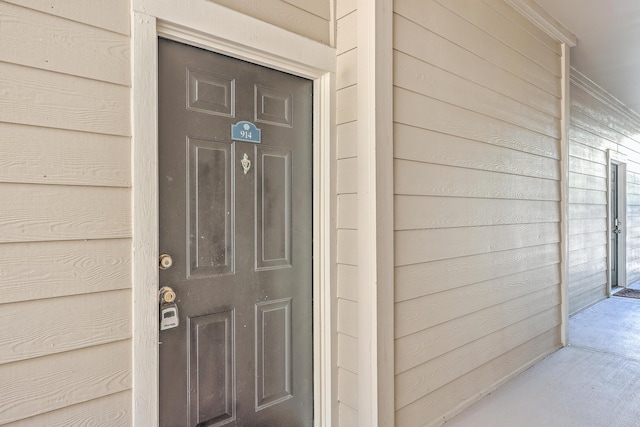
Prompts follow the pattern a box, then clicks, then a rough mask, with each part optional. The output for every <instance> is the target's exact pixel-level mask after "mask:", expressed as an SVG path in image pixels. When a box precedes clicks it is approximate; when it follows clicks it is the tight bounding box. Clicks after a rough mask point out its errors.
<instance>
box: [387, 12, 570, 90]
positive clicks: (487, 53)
mask: <svg viewBox="0 0 640 427" xmlns="http://www.w3.org/2000/svg"><path fill="white" fill-rule="evenodd" d="M451 3H453V1H451ZM394 10H395V12H396V13H397V14H398V15H401V16H402V17H404V18H406V19H409V20H411V21H413V22H415V23H416V24H418V25H420V26H421V27H423V28H426V29H428V30H429V31H431V32H433V33H436V34H438V35H439V36H441V37H442V38H445V39H447V40H449V41H451V42H453V43H455V44H457V45H459V46H463V47H465V48H466V49H467V50H468V51H471V52H473V53H475V54H476V55H478V56H480V57H482V58H484V59H485V60H487V61H488V62H490V63H492V64H494V66H495V67H497V68H501V69H503V70H505V71H508V72H510V73H511V74H514V75H515V76H518V77H519V78H521V79H522V80H524V81H526V82H528V83H530V84H532V85H534V86H536V87H539V88H541V89H543V90H544V91H546V92H547V93H549V94H551V95H554V96H555V97H557V98H559V97H560V80H559V73H557V72H555V71H554V72H550V71H548V70H546V69H544V67H543V66H541V65H540V64H538V63H536V62H535V61H534V60H532V59H531V58H528V57H526V56H524V55H522V54H521V53H520V52H518V51H517V50H515V49H513V48H512V47H510V46H508V45H507V42H505V41H504V40H501V39H500V38H496V37H494V36H493V35H491V34H488V33H486V32H485V31H484V30H483V29H481V28H479V27H478V26H477V21H476V22H475V23H469V22H468V21H467V20H465V19H464V18H462V17H460V16H459V15H456V14H455V13H454V12H452V11H451V10H449V9H447V8H445V7H444V6H443V5H441V4H440V3H438V2H435V1H426V2H421V1H416V0H400V1H396V2H395V3H394ZM494 17H495V14H493V13H492V12H491V11H489V10H487V12H486V13H485V14H484V15H483V16H478V17H477V19H480V20H482V22H488V20H489V19H490V18H494ZM499 21H500V22H501V24H500V25H501V26H507V25H508V21H507V20H506V19H504V17H502V18H499ZM525 34H526V33H525V32H524V31H518V30H515V31H512V34H511V38H523V37H525ZM538 46H539V47H542V45H541V44H540V43H538ZM558 62H559V59H558ZM557 69H558V70H559V66H558V68H557Z"/></svg>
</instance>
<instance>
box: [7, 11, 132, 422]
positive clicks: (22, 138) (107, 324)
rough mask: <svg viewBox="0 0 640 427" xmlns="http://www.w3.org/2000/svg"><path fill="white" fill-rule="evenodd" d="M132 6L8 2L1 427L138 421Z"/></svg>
mask: <svg viewBox="0 0 640 427" xmlns="http://www.w3.org/2000/svg"><path fill="white" fill-rule="evenodd" d="M129 25H130V19H129V3H128V1H124V0H119V1H97V2H96V1H92V2H86V1H84V0H69V1H64V2H60V1H55V0H41V1H27V0H10V1H5V2H0V40H1V42H0V94H1V95H0V148H1V149H0V199H2V203H1V204H0V323H1V324H2V325H3V327H2V331H3V332H2V334H0V378H1V379H2V380H1V381H0V425H4V424H7V423H11V422H13V421H16V423H14V424H11V425H12V426H14V425H15V426H36V425H37V426H42V425H46V426H69V425H79V424H82V425H88V424H92V425H93V424H95V425H109V426H125V425H130V423H131V420H130V418H131V417H130V412H131V291H130V288H131V261H130V260H131V240H130V238H131V212H130V204H131V202H130V199H131V192H130V186H131V178H130V175H131V173H130V161H131V160H130V114H129V113H130V105H129V104H130V90H129V86H130V39H129Z"/></svg>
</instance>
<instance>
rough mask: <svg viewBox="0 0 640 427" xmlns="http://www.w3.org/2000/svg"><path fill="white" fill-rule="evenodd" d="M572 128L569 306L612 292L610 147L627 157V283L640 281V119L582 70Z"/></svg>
mask: <svg viewBox="0 0 640 427" xmlns="http://www.w3.org/2000/svg"><path fill="white" fill-rule="evenodd" d="M572 78H573V83H572V85H571V123H570V128H569V155H570V157H569V171H570V174H569V197H568V198H569V210H568V211H569V219H570V221H569V230H568V231H569V242H568V245H569V275H568V279H569V283H568V290H569V310H570V313H571V314H575V313H577V312H578V311H580V310H582V309H584V308H585V307H588V306H590V305H592V304H594V303H596V302H597V301H599V300H601V299H603V298H605V297H606V295H607V282H608V267H607V256H608V247H607V245H608V241H609V236H608V235H607V209H608V208H609V204H608V200H607V197H608V193H607V190H608V188H607V186H608V180H607V150H612V151H615V152H618V153H621V154H622V155H623V156H626V159H627V175H626V178H627V187H626V192H627V197H628V199H627V212H626V217H627V218H626V224H624V222H623V225H624V226H625V227H626V232H627V242H626V246H627V266H626V270H627V283H632V282H634V281H637V280H639V279H640V260H638V259H637V257H634V256H633V255H631V254H634V253H637V251H638V248H640V241H638V240H637V238H636V236H638V235H640V217H638V216H637V212H638V211H639V208H640V198H638V197H636V196H635V194H636V193H638V188H637V185H636V182H637V181H638V180H640V155H639V154H640V148H638V147H639V144H638V143H639V142H640V138H639V137H638V135H640V117H639V116H637V115H635V114H634V113H631V112H629V111H627V110H625V107H624V106H622V105H621V104H619V103H618V101H617V100H614V99H613V98H611V97H610V96H609V95H608V94H606V93H603V92H602V90H601V89H600V88H598V87H597V86H595V85H594V84H593V83H591V82H589V81H588V80H586V79H585V78H584V77H582V76H581V75H580V74H579V73H576V72H574V73H573V75H572Z"/></svg>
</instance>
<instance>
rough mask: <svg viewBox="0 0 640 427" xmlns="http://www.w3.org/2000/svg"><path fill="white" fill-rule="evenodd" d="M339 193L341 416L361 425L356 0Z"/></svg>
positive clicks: (341, 14) (342, 80)
mask: <svg viewBox="0 0 640 427" xmlns="http://www.w3.org/2000/svg"><path fill="white" fill-rule="evenodd" d="M336 16H337V34H336V48H337V55H338V58H337V76H336V88H337V99H336V104H337V105H336V108H337V111H336V123H337V149H336V153H337V193H338V201H337V202H338V203H337V209H338V215H337V227H338V232H337V235H338V245H337V262H338V265H337V280H338V283H337V288H338V302H337V303H338V325H337V329H338V339H337V342H338V416H339V422H340V425H343V426H354V425H358V420H357V418H358V413H357V410H358V236H357V234H358V230H357V229H358V218H357V217H358V207H357V206H358V195H357V191H358V185H357V181H358V174H357V171H358V166H357V163H358V158H357V124H358V123H357V114H358V111H357V102H356V99H357V93H356V92H357V71H358V66H357V58H356V56H357V46H356V44H357V42H356V34H357V28H356V27H357V25H356V23H357V11H356V2H355V0H354V1H350V0H338V1H337V2H336Z"/></svg>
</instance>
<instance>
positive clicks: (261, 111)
mask: <svg viewBox="0 0 640 427" xmlns="http://www.w3.org/2000/svg"><path fill="white" fill-rule="evenodd" d="M158 43H159V52H158V54H159V117H158V120H159V191H160V248H159V249H160V253H161V254H167V255H168V256H170V257H171V258H172V260H173V264H172V266H171V267H170V268H168V269H165V270H161V271H160V286H170V287H171V288H172V289H173V290H174V291H175V293H176V295H177V298H176V306H177V308H178V315H179V316H178V318H179V326H178V327H176V328H173V329H168V330H164V331H162V332H161V333H160V341H161V343H160V420H161V422H160V424H161V425H162V426H171V427H178V426H218V425H226V424H229V425H239V426H310V425H312V420H313V381H312V377H313V375H312V371H313V369H312V367H313V365H312V357H313V340H312V333H313V332H312V317H313V316H312V314H313V313H312V269H311V264H312V260H311V254H312V145H311V142H312V83H311V82H310V81H309V80H305V79H302V78H299V77H295V76H291V75H288V74H285V73H281V72H278V71H275V70H271V69H268V68H264V67H261V66H258V65H254V64H250V63H247V62H244V61H240V60H237V59H232V58H229V57H226V56H223V55H219V54H215V53H212V52H209V51H206V50H202V49H199V48H195V47H190V46H186V45H183V44H180V43H177V42H173V41H169V40H164V39H160V40H159V42H158ZM236 125H237V126H236ZM234 126H235V127H234ZM232 128H233V129H234V131H233V132H234V133H233V135H232ZM247 141H249V142H247Z"/></svg>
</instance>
